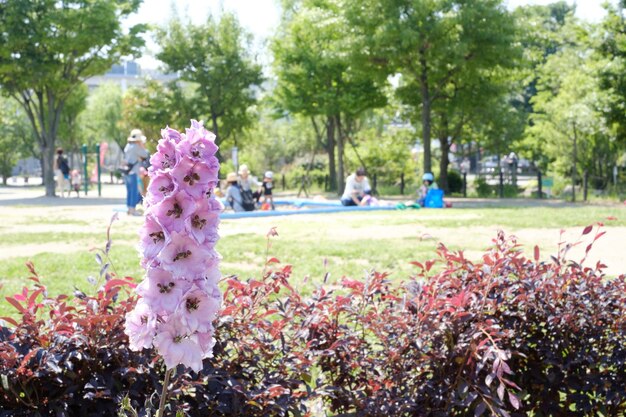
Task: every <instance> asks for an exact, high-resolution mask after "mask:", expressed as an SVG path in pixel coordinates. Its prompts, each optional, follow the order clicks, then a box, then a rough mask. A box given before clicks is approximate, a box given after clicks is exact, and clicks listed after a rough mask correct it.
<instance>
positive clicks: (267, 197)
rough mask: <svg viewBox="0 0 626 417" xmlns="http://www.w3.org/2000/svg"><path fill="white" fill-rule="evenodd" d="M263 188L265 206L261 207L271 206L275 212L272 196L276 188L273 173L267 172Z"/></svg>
mask: <svg viewBox="0 0 626 417" xmlns="http://www.w3.org/2000/svg"><path fill="white" fill-rule="evenodd" d="M261 186H262V188H263V204H262V205H261V207H263V206H265V205H266V204H269V205H270V206H271V208H272V210H275V209H276V208H275V207H274V196H273V195H272V188H274V173H273V172H272V171H267V172H265V176H264V177H263V184H262V185H261Z"/></svg>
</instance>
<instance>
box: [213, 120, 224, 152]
mask: <svg viewBox="0 0 626 417" xmlns="http://www.w3.org/2000/svg"><path fill="white" fill-rule="evenodd" d="M211 129H212V132H213V134H214V135H215V144H216V145H217V152H215V157H216V158H217V160H218V161H220V163H222V162H224V158H222V153H221V152H220V144H221V142H222V141H221V138H220V135H219V134H218V126H217V116H216V115H215V114H213V113H212V114H211Z"/></svg>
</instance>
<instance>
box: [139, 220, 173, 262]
mask: <svg viewBox="0 0 626 417" xmlns="http://www.w3.org/2000/svg"><path fill="white" fill-rule="evenodd" d="M168 237H169V236H168V233H167V231H166V230H165V229H164V228H163V226H162V225H161V224H160V223H159V222H158V221H157V220H156V218H155V217H154V216H153V215H151V214H148V215H146V222H145V224H144V227H143V228H142V229H141V231H140V232H139V238H140V239H141V243H140V249H141V253H142V255H143V257H144V258H146V259H154V258H155V257H156V256H157V255H158V254H159V252H161V250H162V249H163V248H164V247H165V242H166V241H167V239H168Z"/></svg>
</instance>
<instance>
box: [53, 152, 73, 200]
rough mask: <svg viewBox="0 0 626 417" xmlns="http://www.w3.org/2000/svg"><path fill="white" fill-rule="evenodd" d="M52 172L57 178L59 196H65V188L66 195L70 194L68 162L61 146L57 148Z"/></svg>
mask: <svg viewBox="0 0 626 417" xmlns="http://www.w3.org/2000/svg"><path fill="white" fill-rule="evenodd" d="M54 172H55V175H56V179H57V187H58V188H59V194H60V195H61V197H65V191H66V190H67V196H68V197H69V196H70V191H71V190H70V164H69V163H68V162H67V158H66V157H65V155H63V148H57V159H56V160H55V162H54Z"/></svg>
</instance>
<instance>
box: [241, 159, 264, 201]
mask: <svg viewBox="0 0 626 417" xmlns="http://www.w3.org/2000/svg"><path fill="white" fill-rule="evenodd" d="M239 186H240V187H241V194H242V195H243V200H244V208H246V210H254V208H252V209H250V207H251V206H249V204H250V200H252V202H253V203H254V204H256V203H258V202H259V199H260V198H261V193H262V192H263V191H262V189H261V184H259V181H257V179H256V178H255V177H253V176H252V175H250V169H248V165H246V164H241V165H240V166H239Z"/></svg>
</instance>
